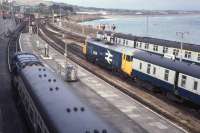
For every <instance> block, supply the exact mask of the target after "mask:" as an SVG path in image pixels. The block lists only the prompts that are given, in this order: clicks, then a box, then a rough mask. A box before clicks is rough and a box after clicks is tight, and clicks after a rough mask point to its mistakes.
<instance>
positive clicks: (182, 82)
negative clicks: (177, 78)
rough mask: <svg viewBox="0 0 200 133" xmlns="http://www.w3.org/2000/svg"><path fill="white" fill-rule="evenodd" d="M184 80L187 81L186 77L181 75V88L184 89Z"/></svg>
mask: <svg viewBox="0 0 200 133" xmlns="http://www.w3.org/2000/svg"><path fill="white" fill-rule="evenodd" d="M186 80H187V77H186V76H185V75H182V79H181V86H182V87H185V84H186Z"/></svg>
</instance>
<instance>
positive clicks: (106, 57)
mask: <svg viewBox="0 0 200 133" xmlns="http://www.w3.org/2000/svg"><path fill="white" fill-rule="evenodd" d="M105 55H106V56H105V60H106V61H107V62H108V64H111V63H112V58H113V55H112V54H111V53H110V51H109V50H107V52H106V54H105Z"/></svg>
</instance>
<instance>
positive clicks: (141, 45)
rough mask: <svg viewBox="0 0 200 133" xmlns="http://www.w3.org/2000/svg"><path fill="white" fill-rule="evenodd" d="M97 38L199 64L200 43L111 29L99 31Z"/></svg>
mask: <svg viewBox="0 0 200 133" xmlns="http://www.w3.org/2000/svg"><path fill="white" fill-rule="evenodd" d="M97 38H99V39H101V40H106V41H108V42H111V43H114V44H118V45H123V46H128V47H133V48H137V49H141V50H145V51H148V52H152V53H155V54H160V55H164V56H166V57H168V58H176V59H180V58H181V59H182V60H183V61H186V62H190V63H196V64H198V65H199V64H200V45H196V44H188V43H183V47H182V50H181V44H180V42H176V41H169V40H164V39H156V38H151V37H139V36H134V35H131V34H123V33H113V32H111V31H99V32H98V33H97Z"/></svg>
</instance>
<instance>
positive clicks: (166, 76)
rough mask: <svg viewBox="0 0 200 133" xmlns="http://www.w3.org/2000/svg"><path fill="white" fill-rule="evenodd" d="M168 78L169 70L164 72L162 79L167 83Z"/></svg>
mask: <svg viewBox="0 0 200 133" xmlns="http://www.w3.org/2000/svg"><path fill="white" fill-rule="evenodd" d="M168 78H169V70H165V76H164V79H165V80H166V81H168Z"/></svg>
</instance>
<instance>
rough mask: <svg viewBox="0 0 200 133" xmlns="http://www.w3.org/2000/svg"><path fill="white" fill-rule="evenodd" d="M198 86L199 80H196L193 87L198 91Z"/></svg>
mask: <svg viewBox="0 0 200 133" xmlns="http://www.w3.org/2000/svg"><path fill="white" fill-rule="evenodd" d="M197 87H198V82H197V81H194V86H193V89H194V90H195V91H196V90H197Z"/></svg>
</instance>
